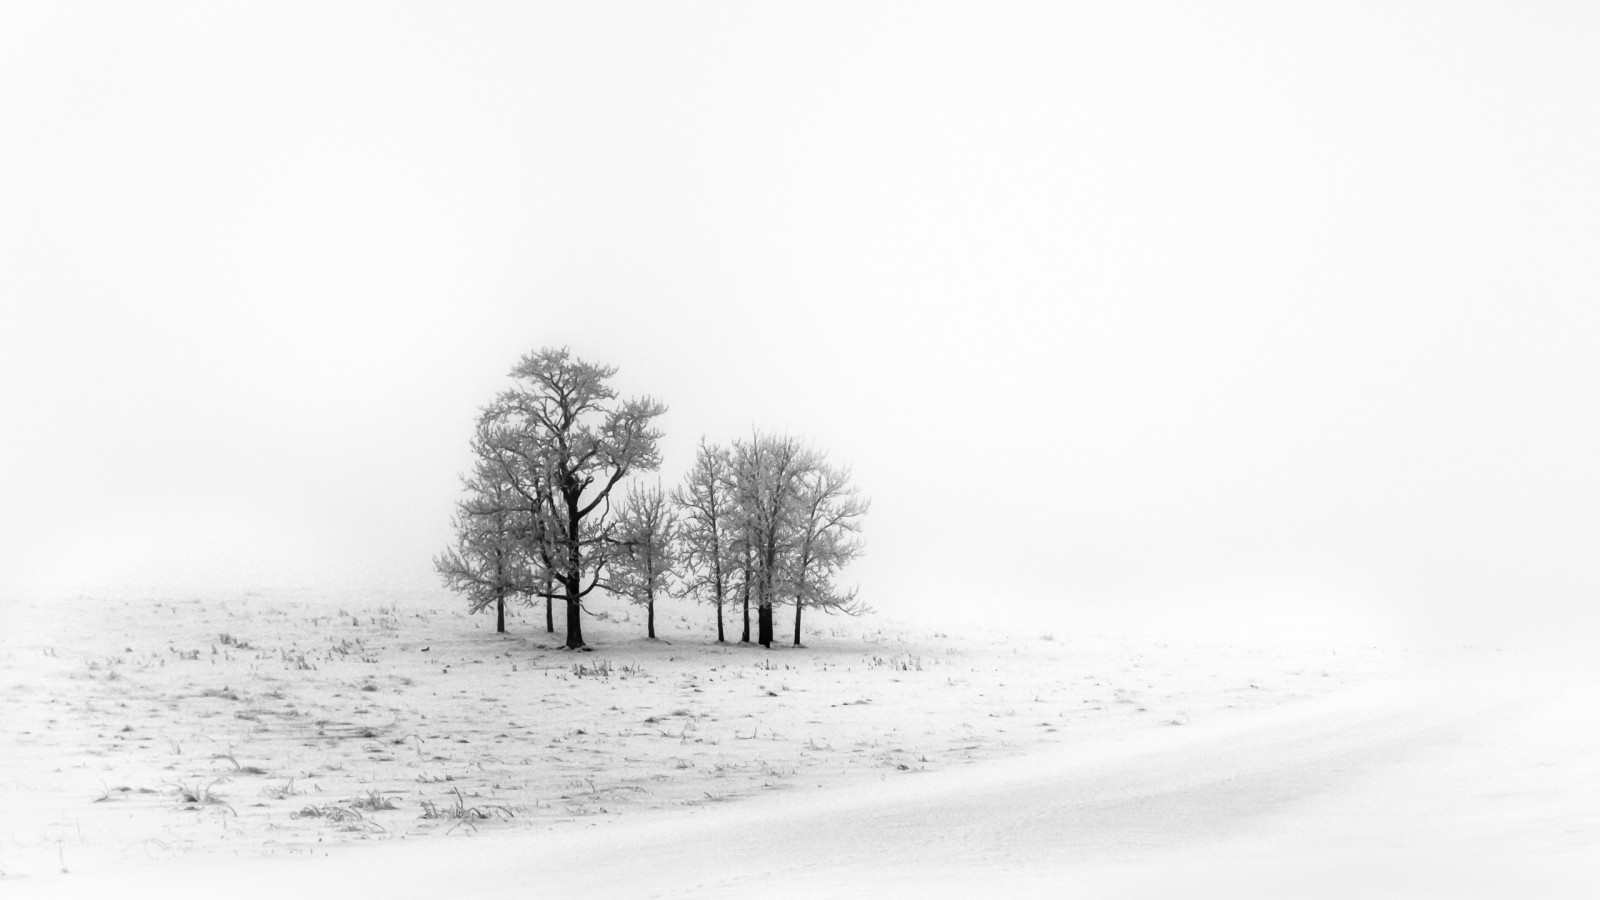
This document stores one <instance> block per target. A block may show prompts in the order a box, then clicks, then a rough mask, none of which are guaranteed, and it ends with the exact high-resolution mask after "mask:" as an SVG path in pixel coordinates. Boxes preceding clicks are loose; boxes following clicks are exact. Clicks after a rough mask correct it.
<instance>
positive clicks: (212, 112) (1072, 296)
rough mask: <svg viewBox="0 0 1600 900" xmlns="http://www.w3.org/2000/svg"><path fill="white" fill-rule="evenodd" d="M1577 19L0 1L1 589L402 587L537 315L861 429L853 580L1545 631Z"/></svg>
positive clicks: (1568, 598)
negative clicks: (863, 541)
mask: <svg viewBox="0 0 1600 900" xmlns="http://www.w3.org/2000/svg"><path fill="white" fill-rule="evenodd" d="M1597 19H1600V11H1597V10H1595V9H1593V8H1589V7H1583V6H1578V5H1565V4H1531V5H1530V4H1517V5H1502V4H1447V5H1446V4H1439V5H1430V4H1413V5H1406V6H1405V7H1404V8H1395V6H1394V5H1393V4H1359V3H1349V4H1338V5H1337V7H1326V8H1318V9H1308V8H1301V7H1284V6H1282V5H1278V4H1223V5H1215V6H1208V7H1207V8H1205V9H1200V8H1195V7H1193V6H1192V5H1188V4H1138V5H1128V4H1104V5H1073V6H1072V7H1071V8H1068V9H1062V8H1058V6H1057V5H1055V4H1039V5H1026V4H1015V5H1011V4H1008V5H999V6H997V5H992V4H970V5H935V4H921V3H919V4H904V5H886V4H839V5H821V4H811V3H808V4H795V5H766V4H763V5H759V6H749V5H745V4H688V5H675V6H673V7H671V8H663V7H657V6H655V5H651V4H624V5H614V6H608V7H606V8H605V9H598V8H594V7H592V6H590V5H579V6H574V7H570V8H550V7H543V6H533V7H511V6H491V5H472V6H470V7H469V6H465V5H460V4H439V5H435V6H423V5H398V4H388V3H375V4H370V5H359V4H351V5H346V6H341V7H340V8H339V9H338V10H328V9H324V8H321V7H320V6H318V5H288V4H270V5H260V6H230V7H227V8H219V7H217V6H215V5H213V4H192V5H180V4H148V5H140V7H139V8H132V7H126V6H123V5H117V4H106V5H101V6H95V5H81V4H58V3H51V4H44V3H38V4H30V3H24V4H8V5H7V6H6V8H5V10H4V11H3V12H0V247H3V249H0V297H3V303H4V309H5V313H4V319H3V322H0V434H3V440H0V496H3V503H0V547H3V548H4V549H3V550H0V560H3V564H0V599H3V598H5V597H20V596H24V595H33V594H40V593H50V594H59V595H60V596H62V597H65V598H70V597H73V596H76V595H77V594H78V593H80V592H87V593H90V594H94V593H96V592H100V593H105V592H115V591H123V590H154V591H170V592H178V593H183V592H187V593H191V594H192V593H200V592H205V591H242V590H247V589H261V590H269V589H281V588H286V587H295V588H301V589H306V590H310V591H313V592H315V591H317V590H321V589H330V590H331V589H333V588H335V587H337V588H338V589H341V590H345V589H350V588H362V589H366V588H370V589H372V590H395V589H405V590H424V589H435V588H436V585H437V582H436V579H435V577H434V575H433V572H432V567H431V557H432V555H433V554H434V553H436V552H437V551H439V550H440V549H442V548H443V547H444V546H445V545H446V544H447V543H448V541H449V540H450V537H451V532H450V522H449V520H450V515H451V511H452V504H453V502H454V501H455V499H456V497H457V494H458V492H459V481H458V477H459V475H460V473H461V472H463V471H464V470H465V469H466V468H467V466H468V464H469V457H468V452H467V441H468V438H469V436H470V431H471V426H472V422H473V418H474V416H475V414H476V412H477V409H478V407H479V406H480V405H482V404H483V403H485V402H486V401H487V400H488V399H489V398H490V397H491V396H492V395H493V393H494V392H496V391H497V390H499V389H501V388H502V387H504V386H506V385H507V383H508V382H507V377H506V376H507V372H508V370H509V369H510V368H511V366H512V365H513V364H515V363H516V361H517V359H518V358H519V357H520V356H521V355H522V354H523V353H527V352H529V351H532V350H535V349H537V348H540V347H543V346H560V345H570V346H571V347H572V348H573V350H574V351H575V352H577V353H578V354H579V355H580V356H583V357H585V358H588V359H592V360H595V361H600V362H605V363H609V364H611V365H615V366H617V367H619V369H620V372H619V374H618V376H617V384H618V386H619V387H620V388H621V390H622V391H623V392H624V393H649V394H652V395H654V396H656V397H658V398H660V399H662V400H664V401H665V402H666V403H668V404H669V405H670V407H671V409H670V412H669V414H668V415H667V416H665V417H664V418H663V420H662V422H661V425H662V427H663V428H664V429H665V431H666V433H667V443H666V445H665V450H666V459H665V465H664V466H663V470H662V473H661V475H662V477H663V478H665V479H667V480H676V479H677V478H679V477H680V476H681V474H682V473H683V471H684V470H685V469H686V467H687V465H688V463H689V461H690V459H691V458H692V454H693V448H694V445H695V444H696V442H698V440H699V439H700V437H701V436H702V435H705V436H707V437H709V438H711V439H713V440H727V439H729V438H732V437H735V436H739V435H742V434H746V433H748V432H749V430H750V429H752V428H755V427H759V428H764V429H771V430H779V431H783V430H787V431H790V432H792V433H797V434H801V435H804V436H806V437H807V438H808V439H810V440H811V441H813V442H814V443H815V444H816V445H817V446H819V447H821V448H823V449H826V450H827V451H828V453H829V455H830V458H831V459H833V460H834V461H836V462H841V463H848V464H850V465H851V466H852V467H853V471H854V477H855V480H856V482H857V483H858V484H860V485H861V487H862V488H863V490H864V492H865V493H866V494H867V495H869V496H870V497H871V498H872V502H873V508H872V513H871V515H870V516H869V518H868V520H867V531H866V538H867V542H868V552H867V556H866V557H865V558H864V559H863V560H862V561H861V562H859V563H858V564H857V565H856V566H855V567H854V571H853V575H854V577H855V578H856V579H857V580H858V581H859V583H860V585H861V590H862V595H863V597H864V598H866V599H867V600H868V602H870V603H871V604H872V605H873V606H875V607H877V608H878V609H879V610H881V611H883V612H885V613H892V614H894V615H901V616H927V617H930V618H932V617H936V616H943V617H950V618H955V617H960V618H963V619H966V620H1001V619H1004V620H1009V621H1012V622H1017V621H1022V622H1026V623H1028V624H1027V625H1026V627H1029V628H1036V629H1037V630H1038V631H1041V632H1046V631H1048V632H1053V633H1056V634H1068V633H1071V632H1072V631H1073V630H1075V629H1081V628H1091V627H1095V628H1098V627H1137V628H1145V629H1150V630H1152V631H1161V630H1171V631H1176V632H1184V631H1186V630H1196V631H1207V630H1209V631H1214V632H1220V633H1245V632H1249V633H1265V632H1269V631H1270V632H1272V633H1275V634H1306V635H1328V634H1334V633H1337V634H1340V635H1348V636H1370V637H1372V639H1374V640H1380V639H1381V640H1394V639H1404V640H1411V639H1417V638H1419V637H1422V636H1429V637H1438V638H1441V639H1445V640H1472V641H1518V640H1522V641H1526V640H1540V639H1548V638H1552V637H1558V636H1560V635H1563V634H1573V633H1575V632H1579V631H1581V630H1582V629H1583V628H1584V627H1591V626H1593V625H1594V624H1595V623H1596V616H1595V613H1594V608H1595V606H1596V601H1597V600H1600V554H1596V552H1595V550H1596V548H1597V547H1600V503H1597V501H1600V466H1597V465H1596V460H1597V459H1600V418H1597V416H1596V412H1597V410H1600V353H1596V351H1595V347H1596V345H1597V339H1600V307H1597V304H1596V302H1595V298H1596V297H1597V296H1600V294H1597V290H1596V289H1597V288H1600V256H1597V255H1596V254H1595V253H1594V248H1595V247H1597V246H1600V170H1597V168H1596V167H1595V165H1594V160H1595V159H1600V104H1597V103H1596V90H1597V89H1600V46H1597V40H1596V35H1600V30H1597V26H1600V21H1597Z"/></svg>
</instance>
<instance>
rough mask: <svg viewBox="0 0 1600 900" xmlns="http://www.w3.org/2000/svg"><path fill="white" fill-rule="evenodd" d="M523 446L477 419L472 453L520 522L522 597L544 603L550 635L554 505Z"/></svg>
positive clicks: (497, 498)
mask: <svg viewBox="0 0 1600 900" xmlns="http://www.w3.org/2000/svg"><path fill="white" fill-rule="evenodd" d="M520 444H521V441H520V440H519V437H518V435H517V434H515V433H514V432H512V431H510V430H508V429H506V428H505V427H504V426H500V425H496V424H494V423H493V422H492V421H491V420H488V419H487V418H484V419H480V421H479V424H478V437H477V438H476V439H475V440H474V441H473V444H472V450H473V454H474V455H475V456H476V457H477V460H478V462H477V466H478V471H479V472H480V473H484V474H485V476H486V477H492V478H494V479H496V480H497V482H498V484H499V485H500V490H499V491H498V492H497V493H496V495H495V505H496V506H497V507H499V508H500V509H502V510H504V511H505V512H507V513H509V514H510V516H511V517H510V518H509V519H508V521H510V522H515V523H516V526H515V527H514V529H513V534H514V536H515V537H516V539H517V542H518V543H519V545H520V547H521V550H522V557H523V559H524V561H525V562H526V563H527V567H526V569H525V570H524V574H525V575H526V577H525V579H524V580H523V581H522V582H521V583H519V585H518V593H520V594H522V595H524V596H526V597H528V598H529V602H530V603H531V602H532V599H533V598H542V599H543V600H544V630H545V632H546V633H552V632H554V631H555V630H556V626H555V613H554V611H553V609H552V599H551V596H552V588H553V586H554V580H555V575H554V571H553V569H552V566H551V560H552V558H553V555H554V553H555V552H556V550H555V548H554V546H553V542H552V537H553V535H554V530H553V529H552V527H551V520H552V515H553V511H554V509H555V501H554V498H553V497H552V495H551V491H550V484H549V480H548V478H547V477H546V473H545V472H544V471H543V469H542V468H541V467H540V466H539V465H538V464H537V461H536V460H530V458H529V457H527V456H526V455H525V454H523V453H521V452H519V451H518V448H519V446H520Z"/></svg>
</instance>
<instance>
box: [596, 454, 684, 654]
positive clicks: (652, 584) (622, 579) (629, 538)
mask: <svg viewBox="0 0 1600 900" xmlns="http://www.w3.org/2000/svg"><path fill="white" fill-rule="evenodd" d="M677 527H678V519H677V513H676V511H675V510H674V509H673V508H672V504H671V503H670V502H669V501H668V499H667V495H666V493H665V492H664V491H662V490H661V485H660V484H656V485H651V486H648V487H635V488H633V489H631V490H629V491H628V495H627V497H626V498H625V499H624V500H623V501H622V506H621V508H620V509H619V510H618V512H617V523H616V528H615V529H613V532H612V541H613V543H614V545H615V551H614V553H613V554H612V557H611V563H610V571H609V573H608V575H607V579H606V588H607V589H608V590H610V591H611V592H612V593H614V594H616V595H617V596H619V597H622V598H624V599H625V600H627V601H628V602H630V603H633V604H635V605H638V606H642V607H644V609H645V634H646V635H647V636H648V637H650V638H651V639H654V638H655V636H656V598H658V597H664V596H667V594H668V590H669V586H670V581H671V578H672V576H673V572H674V571H676V569H677V568H678V549H677V546H676V544H677V542H676V541H675V540H674V537H675V535H674V532H675V531H677Z"/></svg>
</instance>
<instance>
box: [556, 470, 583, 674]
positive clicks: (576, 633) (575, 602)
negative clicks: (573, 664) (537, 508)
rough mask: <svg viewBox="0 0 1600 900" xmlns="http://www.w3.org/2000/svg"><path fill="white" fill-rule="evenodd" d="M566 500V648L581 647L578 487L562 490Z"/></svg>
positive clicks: (581, 617)
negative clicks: (568, 565)
mask: <svg viewBox="0 0 1600 900" xmlns="http://www.w3.org/2000/svg"><path fill="white" fill-rule="evenodd" d="M563 493H564V494H565V499H566V502H567V558H568V560H569V564H570V565H571V566H572V569H571V571H570V572H567V573H566V577H564V578H563V579H561V581H562V584H564V585H565V586H566V589H567V649H568V650H582V649H583V557H582V556H581V553H582V550H583V544H582V543H581V539H580V537H579V530H578V489H576V488H573V489H569V490H567V491H564V492H563Z"/></svg>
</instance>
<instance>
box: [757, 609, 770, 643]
mask: <svg viewBox="0 0 1600 900" xmlns="http://www.w3.org/2000/svg"><path fill="white" fill-rule="evenodd" d="M756 626H757V628H758V630H759V638H760V642H761V646H763V647H766V648H767V649H768V650H771V649H772V604H770V603H763V604H761V606H760V608H759V609H758V610H757V613H756Z"/></svg>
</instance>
